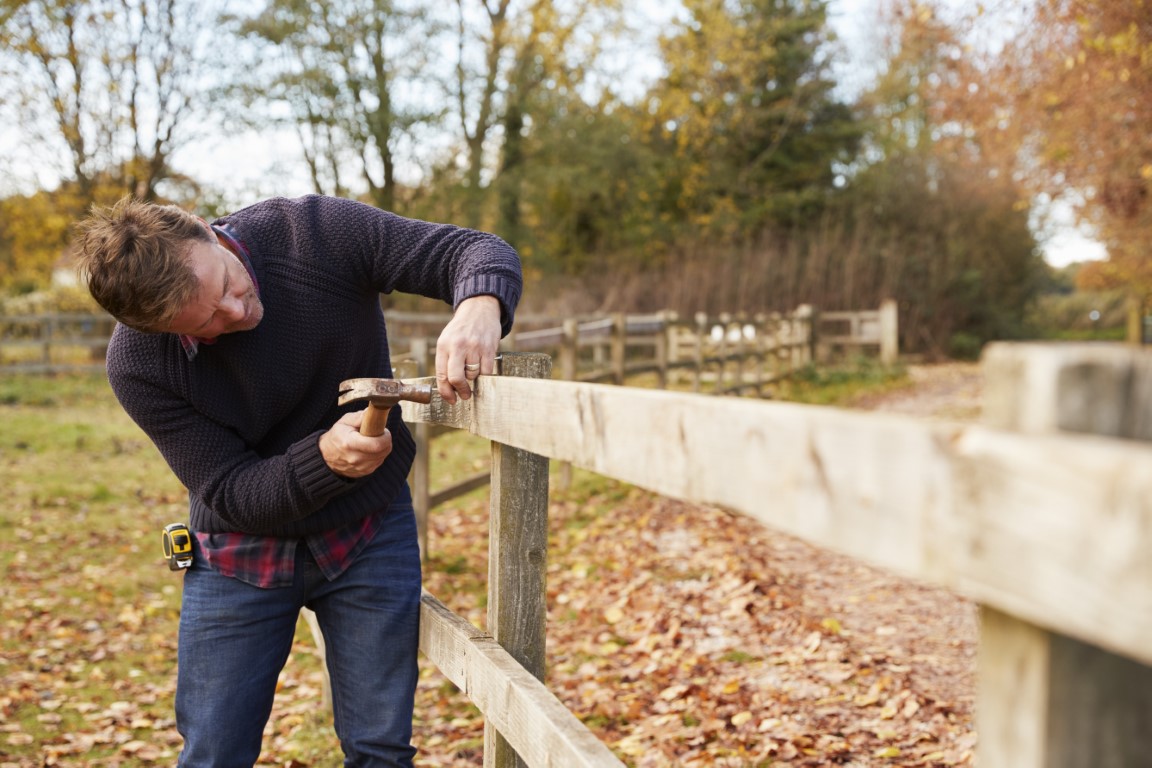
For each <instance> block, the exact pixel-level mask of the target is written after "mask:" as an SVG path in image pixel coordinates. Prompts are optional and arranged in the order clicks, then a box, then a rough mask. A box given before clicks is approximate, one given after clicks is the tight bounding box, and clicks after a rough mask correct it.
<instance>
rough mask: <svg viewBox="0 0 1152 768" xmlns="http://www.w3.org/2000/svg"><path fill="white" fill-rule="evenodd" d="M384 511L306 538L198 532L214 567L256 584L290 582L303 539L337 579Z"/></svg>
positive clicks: (377, 527) (365, 543) (372, 533)
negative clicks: (298, 549) (298, 547)
mask: <svg viewBox="0 0 1152 768" xmlns="http://www.w3.org/2000/svg"><path fill="white" fill-rule="evenodd" d="M383 519H384V515H383V514H382V513H380V512H377V513H375V514H372V515H369V516H368V517H366V518H364V519H363V520H361V521H358V522H356V523H353V524H352V525H349V526H347V527H345V528H337V529H336V530H334V531H326V532H324V533H318V534H316V535H314V536H308V537H306V538H304V539H280V538H275V537H272V536H253V535H251V534H247V533H200V532H197V533H196V541H197V542H198V543H199V544H200V553H199V554H201V555H203V556H204V559H205V560H206V561H207V562H208V567H209V568H211V569H212V570H214V571H216V572H218V573H221V574H223V575H224V576H231V577H232V578H234V579H239V580H240V581H243V582H245V583H247V584H251V585H252V586H254V587H261V588H264V589H268V588H270V587H287V586H291V584H292V578H293V576H294V575H295V572H296V547H297V545H298V544H299V543H300V542H301V541H303V542H304V543H305V544H307V545H308V549H309V550H311V552H312V557H313V558H314V559H315V560H316V565H318V566H320V571H321V572H322V573H323V574H324V576H325V577H327V578H328V579H334V578H336V577H337V576H339V575H340V574H341V573H343V572H344V570H345V569H346V568H347V567H348V566H349V565H351V564H352V561H353V560H354V559H355V558H356V555H357V554H359V552H360V550H362V549H364V547H366V546H368V543H369V542H371V541H372V537H374V536H375V535H376V531H378V530H380V523H381V521H382V520H383Z"/></svg>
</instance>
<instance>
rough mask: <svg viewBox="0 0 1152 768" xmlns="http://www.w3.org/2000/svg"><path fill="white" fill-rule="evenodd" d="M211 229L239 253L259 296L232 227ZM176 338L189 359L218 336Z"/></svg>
mask: <svg viewBox="0 0 1152 768" xmlns="http://www.w3.org/2000/svg"><path fill="white" fill-rule="evenodd" d="M212 231H213V232H215V233H216V237H218V238H219V239H220V242H221V243H222V244H223V245H224V247H225V248H227V249H229V250H230V251H231V252H232V253H235V254H238V255H239V258H240V263H241V264H243V265H244V269H245V270H247V271H248V276H249V277H250V278H252V287H253V288H255V289H256V295H257V296H259V295H260V283H259V282H257V281H256V271H255V270H253V269H252V259H251V258H250V257H249V255H248V248H247V247H246V246H245V245H244V243H242V242H240V240H239V238H237V237H236V236H235V235H234V234H233V231H232V228H231V227H229V226H228V225H224V226H222V227H218V226H216V225H215V224H213V225H212ZM178 338H179V339H180V346H182V347H183V348H184V354H185V355H187V356H188V359H189V360H195V359H196V355H198V354H199V353H200V345H201V344H206V345H211V344H215V343H216V339H217V338H218V337H215V336H214V337H212V338H204V337H203V336H189V335H187V334H180V335H179V336H178Z"/></svg>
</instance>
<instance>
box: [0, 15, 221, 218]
mask: <svg viewBox="0 0 1152 768" xmlns="http://www.w3.org/2000/svg"><path fill="white" fill-rule="evenodd" d="M210 8H211V6H210V4H204V3H201V2H195V0H85V1H84V2H74V1H70V0H0V40H2V42H3V45H2V46H0V50H2V51H3V52H2V53H0V74H2V75H3V77H2V78H0V81H2V83H3V85H0V89H2V93H0V108H2V109H3V117H4V119H5V120H6V121H7V122H8V123H9V124H10V125H19V126H20V127H21V134H22V139H23V142H22V144H21V147H20V151H21V152H26V153H32V154H34V155H35V156H36V157H37V162H38V163H42V164H45V165H47V164H51V163H54V162H55V163H56V165H55V167H54V168H53V169H52V170H53V171H54V172H55V174H47V175H49V176H51V175H57V176H58V177H59V178H60V179H62V180H64V181H71V182H74V183H75V185H76V187H77V190H78V194H79V196H80V198H81V200H82V201H84V202H85V203H88V202H91V201H92V200H94V199H95V197H96V194H97V191H98V189H100V188H105V189H108V190H111V191H113V192H114V193H117V194H131V195H135V196H136V197H139V198H142V199H154V198H157V197H158V196H159V195H160V186H161V185H162V183H163V182H164V181H165V180H166V179H168V178H172V177H173V176H175V175H177V174H176V171H175V170H174V169H173V168H172V167H171V163H170V160H171V156H172V153H173V152H174V151H175V150H176V149H178V148H179V147H181V146H182V145H183V144H184V143H185V142H187V141H189V140H190V139H191V137H192V136H193V135H194V132H195V130H196V127H197V126H198V125H199V124H201V123H202V121H203V118H204V116H205V112H206V109H207V106H208V103H209V99H210V95H209V94H210V90H209V88H208V86H207V85H206V83H205V78H206V70H205V67H204V65H205V64H207V63H208V62H210V61H211V58H210V56H209V49H210V44H211V32H212V26H213V25H212V23H211V22H212V19H213V14H212V11H211V10H210ZM58 159H59V162H56V161H57V160H58Z"/></svg>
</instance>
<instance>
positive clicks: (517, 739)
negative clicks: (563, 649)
mask: <svg viewBox="0 0 1152 768" xmlns="http://www.w3.org/2000/svg"><path fill="white" fill-rule="evenodd" d="M420 650H421V651H423V652H424V654H425V655H426V656H427V657H428V658H429V659H430V660H431V661H432V662H433V663H434V664H435V665H436V666H437V668H439V669H440V671H441V672H442V673H443V674H444V675H445V677H447V678H448V679H449V680H451V681H452V682H453V683H454V684H455V685H456V686H457V687H458V688H460V689H461V690H462V691H463V692H464V693H465V694H467V696H468V697H469V699H471V700H472V702H473V703H474V704H475V705H476V706H477V708H478V709H479V710H480V711H481V712H482V713H483V714H484V718H485V720H486V722H488V723H491V725H492V726H493V727H494V728H496V729H497V730H499V732H500V733H501V734H503V736H504V738H505V739H507V741H508V743H509V744H510V745H511V746H512V747H513V748H514V749H515V750H516V752H517V753H519V755H520V756H521V757H523V758H524V760H525V761H526V762H527V763H528V764H529V765H532V766H556V767H557V768H569V767H571V768H608V767H610V766H611V767H613V768H615V767H617V766H623V763H622V762H620V760H618V759H617V758H616V757H615V755H613V754H612V752H611V751H610V750H609V749H608V748H607V747H606V746H604V744H602V743H601V742H600V740H599V739H597V738H596V737H595V736H594V735H593V734H592V732H591V731H589V730H588V729H587V728H586V727H585V726H584V724H583V723H581V722H580V721H579V720H577V719H576V717H575V715H573V714H572V713H571V712H569V711H568V709H567V708H565V706H564V705H563V704H562V703H560V701H559V700H558V699H557V698H556V697H555V696H554V695H552V693H550V692H549V691H548V689H547V688H545V687H544V684H543V683H541V682H540V681H539V680H537V679H536V678H535V677H533V676H532V675H531V674H529V673H528V672H527V671H526V670H524V669H523V667H521V666H520V664H519V663H517V661H516V660H515V659H513V658H512V656H511V655H509V653H508V652H507V651H505V650H504V649H503V648H502V647H500V644H499V643H497V642H496V640H495V639H493V638H492V637H491V636H489V635H487V634H485V633H483V632H481V631H480V630H478V629H476V628H475V627H474V626H472V625H471V624H470V623H468V622H467V621H465V620H464V619H462V618H460V617H459V616H457V615H456V614H454V613H452V612H451V611H449V610H448V609H447V608H446V607H445V606H444V605H443V604H442V603H440V601H438V600H437V599H436V598H435V597H433V596H432V595H430V594H428V593H427V592H425V593H424V597H423V601H422V604H421V613H420Z"/></svg>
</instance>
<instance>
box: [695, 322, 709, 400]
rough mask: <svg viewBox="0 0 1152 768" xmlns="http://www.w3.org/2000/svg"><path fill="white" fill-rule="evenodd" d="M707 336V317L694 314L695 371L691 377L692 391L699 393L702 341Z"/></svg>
mask: <svg viewBox="0 0 1152 768" xmlns="http://www.w3.org/2000/svg"><path fill="white" fill-rule="evenodd" d="M707 335H708V315H706V314H704V313H703V312H697V313H696V369H695V372H694V375H693V377H692V391H693V392H699V391H700V380H701V379H702V378H703V376H704V340H705V338H706V337H707Z"/></svg>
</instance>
